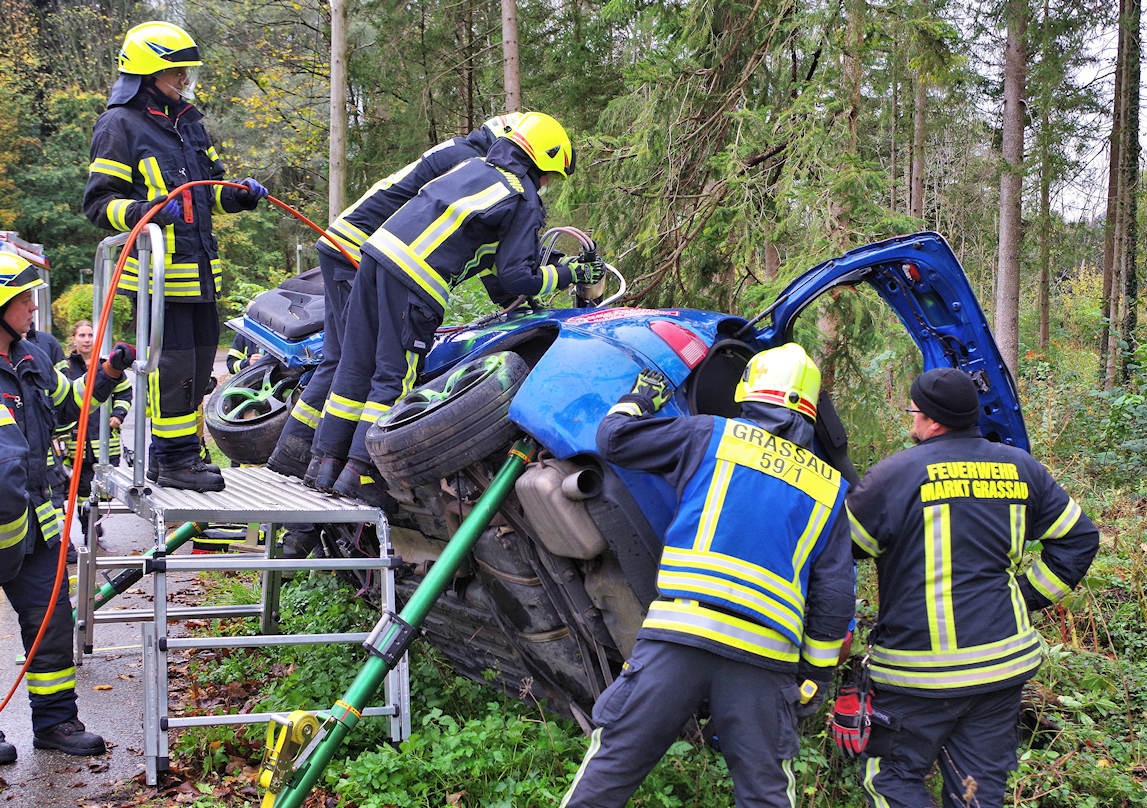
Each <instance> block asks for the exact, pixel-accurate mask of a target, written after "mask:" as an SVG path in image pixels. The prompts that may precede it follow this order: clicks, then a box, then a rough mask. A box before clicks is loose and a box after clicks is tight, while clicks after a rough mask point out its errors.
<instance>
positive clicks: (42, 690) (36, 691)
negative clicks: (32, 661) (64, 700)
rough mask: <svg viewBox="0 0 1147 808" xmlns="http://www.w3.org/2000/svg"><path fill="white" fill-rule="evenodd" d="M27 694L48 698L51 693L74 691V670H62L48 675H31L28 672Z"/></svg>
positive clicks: (31, 673)
mask: <svg viewBox="0 0 1147 808" xmlns="http://www.w3.org/2000/svg"><path fill="white" fill-rule="evenodd" d="M27 682H28V692H29V693H31V694H32V695H36V696H50V695H51V694H53V693H60V692H62V691H64V690H75V689H76V669H75V668H64V669H63V670H58V671H50V672H48V673H33V672H32V671H28V674H27Z"/></svg>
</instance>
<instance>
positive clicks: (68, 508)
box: [0, 180, 358, 712]
mask: <svg viewBox="0 0 1147 808" xmlns="http://www.w3.org/2000/svg"><path fill="white" fill-rule="evenodd" d="M197 185H220V186H223V187H228V188H242V189H244V190H246V189H247V186H245V185H241V184H240V183H237V182H228V181H224V180H195V181H193V182H186V183H184V184H183V185H180V186H179V187H178V188H175V189H174V190H172V191H171V192H170V193H169V194H168V195H167V197H166V198H165V199H164V204H166V202H167V201H169V200H171V199H174V198H175V197H176V196H177V195H179V194H180V193H182V192H183V191H184V189H187V188H193V187H195V186H197ZM267 200H268V201H270V202H272V203H273V204H275V205H276V206H277V207H279V208H280V209H282V210H284V211H286V212H287V213H290V214H291V215H292V216H294V217H295V218H297V219H299V220H300V221H302V222H303V223H304V224H306V225H307V226H308V227H310V228H311V229H312V230H314V231H315V232H316V233H318V234H319V235H322V234H323V233H325V232H326V231H325V230H324V229H323V228H321V227H319V226H318V225H317V224H315V223H314V222H312V221H311V220H310V219H308V218H307V217H306V216H304V215H303V214H302V213H300V212H299V211H297V210H296V209H295V208H292V207H291V206H290V205H288V204H287V203H285V202H282V201H280V200H278V199H275V197H273V196H268V197H267ZM161 207H163V205H162V204H159V203H158V202H157V203H156V204H155V205H153V206H152V207H151V208H150V209H149V210H148V211H147V212H146V213H144V215H143V217H142V218H140V220H139V222H137V223H136V225H135V227H133V228H132V229H131V232H129V233H128V237H127V242H126V244H125V245H124V248H123V249H122V250H121V251H120V255H119V259H118V260H117V261H116V265H115V270H114V271H113V272H112V277H111V281H110V282H109V283H108V290H107V296H106V297H105V298H104V305H103V310H102V311H101V312H100V320H99V323H98V324H97V325H96V331H95V344H96V345H101V344H103V335H104V332H105V331H107V327H108V321H109V319H110V318H111V312H112V303H113V302H114V300H115V295H116V287H117V286H119V280H120V276H121V275H122V274H123V268H124V266H125V265H126V263H127V257H128V254H129V253H130V251H131V250H130V248H131V245H132V244H134V243H135V240H136V238H138V237H139V234H140V233H141V232H142V231H143V228H144V226H145V225H147V224H148V222H150V221H151V219H152V217H153V216H155V214H156V212H157V211H158V210H159V209H160V208H161ZM330 243H331V244H334V246H335V247H337V248H338V250H339V252H341V253H342V254H343V256H344V257H345V258H346V259H347V260H348V261H350V262H351V264H352V265H353V266H355V267H357V266H358V261H356V260H355V259H354V258H353V257H352V256H351V254H350V253H349V252H347V251H346V250H345V249H344V248H343V246H342V245H341V244H337V243H335V242H333V241H332V242H330ZM95 356H96V354H95V353H93V361H92V362H91V363H90V364H89V365H88V375H87V378H86V379H85V380H84V395H83V400H82V401H81V402H80V417H79V418H78V419H77V421H76V455H75V457H74V458H73V459H72V468H73V469H74V473H73V474H72V477H71V480H70V481H69V483H68V497H67V502H66V505H65V510H64V526H63V530H62V534H61V537H60V554H59V558H58V559H57V561H56V579H55V583H54V584H53V586H52V594H51V596H50V597H49V598H48V608H47V610H46V611H45V612H44V619H43V621H42V622H41V623H40V629H39V631H37V632H36V639H35V640H34V641H33V642H32V647H31V648H30V649H28V652H27V654H26V655H25V659H24V664H23V666H21V668H20V672H19V673H18V674H16V681H15V682H13V683H12V687H11V689H9V691H8V695H6V696H5V697H4V701H3V702H0V712H3V711H4V708H5V707H7V706H8V702H10V701H11V700H12V696H14V695H15V693H16V690H17V689H18V688H19V687H20V682H21V680H23V678H24V676H25V674H26V673H27V672H28V668H29V667H30V666H31V664H32V660H33V659H35V657H36V652H37V651H38V650H39V648H40V641H41V640H42V639H43V637H44V634H45V632H46V631H47V628H48V624H49V623H50V622H51V620H52V615H53V613H54V612H55V610H56V598H57V597H59V594H60V587H61V585H62V584H63V580H64V576H65V573H66V572H67V569H68V547H69V545H70V544H71V539H70V533H71V524H72V519H73V518H74V517H75V511H76V499H77V498H78V495H79V486H80V475H79V473H78V472H79V469H80V465H81V464H82V463H83V460H84V455H85V453H86V452H85V449H86V446H87V437H88V418H87V415H88V411H89V408H90V407H91V403H92V389H93V387H94V386H95V379H96V367H97V366H98V365H99V364H100V363H99V362H97V361H94V358H95ZM139 404H140V402H136V406H139ZM136 462H139V461H138V460H137V461H136Z"/></svg>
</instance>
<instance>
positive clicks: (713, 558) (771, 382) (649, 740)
mask: <svg viewBox="0 0 1147 808" xmlns="http://www.w3.org/2000/svg"><path fill="white" fill-rule="evenodd" d="M819 391H820V371H819V370H818V369H817V367H816V365H815V364H814V363H813V361H812V360H811V359H810V358H809V357H808V355H807V354H806V353H805V351H804V349H802V348H801V347H800V346H799V345H797V344H796V343H788V344H786V345H782V346H780V347H778V348H773V349H771V350H768V351H763V352H761V353H759V354H757V355H756V356H754V357H753V358H752V359H751V360H750V361H749V363H748V365H747V366H746V368H745V372H744V374H743V376H742V378H741V382H740V383H739V384H738V386H737V389H736V393H735V398H736V400H737V401H739V402H742V411H741V415H740V417H738V418H719V417H715V416H710V415H697V416H687V417H680V418H654V417H651V416H652V415H653V413H654V412H655V411H656V410H658V409H659V408H660V406H661V405H662V404H664V402H665V401H667V400H668V399H669V398H670V397H671V391H670V390H669V389H668V385H667V382H666V380H665V378H664V377H663V376H661V374H659V373H656V372H653V371H642V373H641V374H640V375H639V376H638V378H637V382H636V383H635V384H634V387H633V390H632V391H631V392H630V393H628V394H627V395H624V396H622V397H621V399H620V400H619V401H618V403H617V404H615V405H614V406H613V408H612V409H610V411H609V414H608V415H607V416H606V417H605V419H604V420H603V421H602V422H601V425H600V426H599V427H598V432H597V445H598V450H599V451H600V452H601V456H602V457H603V458H604V459H605V460H608V461H609V462H611V463H614V464H616V465H618V466H622V467H624V468H633V469H642V470H645V471H649V472H653V473H655V474H659V475H662V476H663V477H664V478H665V479H666V480H667V481H668V482H670V483H671V484H672V485H673V486H674V487H675V488H676V489H677V501H678V507H677V511H676V512H675V514H674V516H673V520H672V522H671V523H670V525H669V527H668V528H667V529H666V533H665V537H664V541H665V549H664V550H663V552H662V556H661V561H660V566H659V569H658V573H657V590H658V594H659V597H658V598H657V599H656V600H654V601H653V603H652V604H650V606H649V611H648V613H647V615H646V618H645V621H644V622H643V623H642V626H641V629H640V631H639V632H638V635H637V642H636V644H635V645H634V648H633V652H632V654H631V655H630V657H629V659H628V660H627V661H626V663H625V666H624V668H623V669H622V672H621V675H620V676H619V677H618V678H617V679H616V680H615V681H614V682H613V684H611V685H610V686H609V687H608V688H606V690H605V691H604V692H603V693H602V694H601V696H600V697H599V698H598V700H597V702H596V704H595V705H594V708H593V720H594V723H595V724H596V725H597V728H596V729H595V730H594V732H593V735H592V737H591V740H590V746H589V750H588V751H587V752H586V755H585V758H584V760H583V761H582V765H581V768H580V769H579V770H578V773H577V775H576V777H575V779H574V782H573V784H572V785H571V787H570V789H569V791H568V792H567V794H566V796H565V799H564V800H563V801H562V806H568V807H570V808H572V806H579V807H580V806H593V808H610V807H611V806H616V808H621V807H622V806H624V805H625V804H626V801H627V800H628V799H629V797H630V796H631V795H632V794H633V792H634V791H635V790H636V789H637V787H638V786H639V785H640V784H641V781H642V780H643V779H644V778H645V776H646V775H647V774H648V773H649V771H650V769H652V768H653V766H654V764H656V763H657V761H658V759H660V757H661V755H662V754H663V753H664V752H665V750H666V749H667V748H668V747H669V745H670V744H671V743H673V741H674V740H676V739H677V737H678V735H679V734H680V732H681V731H682V729H683V728H684V726H685V724H686V722H687V721H688V719H689V718H690V716H691V715H693V714H695V713H697V712H698V711H700V710H701V708H702V705H703V704H705V703H706V702H707V703H708V706H709V712H710V716H711V718H710V721H711V725H712V728H713V729H714V732H715V734H717V735H718V736H719V737H720V747H721V753H722V754H723V755H724V757H725V760H726V761H727V762H728V764H729V772H730V774H731V775H732V777H733V790H734V795H735V799H736V804H737V806H738V808H747V807H748V806H769V808H781V806H783V807H784V808H794V806H795V804H796V803H795V799H796V795H795V793H794V787H793V772H792V768H791V762H792V760H793V758H795V757H796V755H797V752H798V750H799V746H800V739H799V736H798V733H797V720H798V718H801V717H804V716H805V715H811V714H813V713H815V712H816V711H817V709H818V707H819V705H820V703H821V701H823V698H824V695H825V691H826V690H827V688H828V683H829V681H830V680H831V678H832V673H833V670H834V669H835V667H836V663H837V657H838V654H839V651H840V646H841V642H842V640H843V639H844V637H845V636H846V634H847V632H848V624H849V620H850V619H851V618H852V614H853V606H854V597H853V581H854V578H853V572H852V555H851V550H850V545H849V537H848V520H847V519H845V517H844V494H845V490H846V488H847V486H848V484H847V482H845V481H844V480H843V479H842V478H841V475H840V473H839V472H838V471H837V470H836V469H834V468H832V467H831V466H830V465H829V464H828V463H826V462H825V461H824V460H822V459H821V458H819V457H818V456H817V455H816V454H815V453H814V451H813V426H814V423H815V420H816V401H817V396H818V395H819Z"/></svg>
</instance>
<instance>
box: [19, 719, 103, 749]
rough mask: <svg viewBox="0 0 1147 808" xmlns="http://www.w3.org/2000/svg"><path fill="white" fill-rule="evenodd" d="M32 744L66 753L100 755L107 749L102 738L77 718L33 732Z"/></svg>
mask: <svg viewBox="0 0 1147 808" xmlns="http://www.w3.org/2000/svg"><path fill="white" fill-rule="evenodd" d="M32 746H34V747H36V748H37V749H57V750H59V751H61V752H63V753H64V754H67V755H83V756H88V755H102V754H103V753H104V752H106V751H107V747H105V746H104V739H103V738H101V737H100V736H99V735H96V734H95V733H94V732H88V731H87V730H86V729H85V728H84V723H83V722H82V721H80V719H78V718H72V719H70V720H68V721H65V722H63V723H62V724H56V726H54V727H49V728H48V729H45V730H41V731H40V732H36V733H33V735H32Z"/></svg>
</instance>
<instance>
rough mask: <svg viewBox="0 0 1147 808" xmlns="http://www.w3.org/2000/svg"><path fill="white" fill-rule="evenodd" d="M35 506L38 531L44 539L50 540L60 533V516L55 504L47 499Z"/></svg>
mask: <svg viewBox="0 0 1147 808" xmlns="http://www.w3.org/2000/svg"><path fill="white" fill-rule="evenodd" d="M35 508H36V521H37V522H38V523H39V525H40V533H41V534H42V535H43V537H44V541H51V540H52V539H54V538H56V536H59V535H60V517H59V512H58V511H57V510H56V506H55V505H53V504H52V502H51V501H50V500H49V501H48V502H41V503H40V504H39V505H37V506H35Z"/></svg>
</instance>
